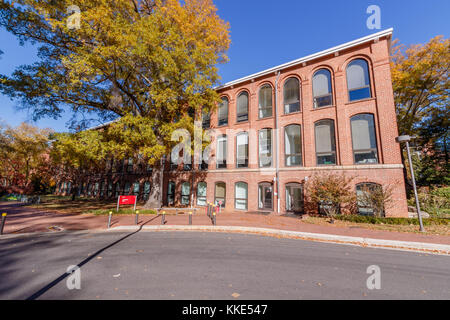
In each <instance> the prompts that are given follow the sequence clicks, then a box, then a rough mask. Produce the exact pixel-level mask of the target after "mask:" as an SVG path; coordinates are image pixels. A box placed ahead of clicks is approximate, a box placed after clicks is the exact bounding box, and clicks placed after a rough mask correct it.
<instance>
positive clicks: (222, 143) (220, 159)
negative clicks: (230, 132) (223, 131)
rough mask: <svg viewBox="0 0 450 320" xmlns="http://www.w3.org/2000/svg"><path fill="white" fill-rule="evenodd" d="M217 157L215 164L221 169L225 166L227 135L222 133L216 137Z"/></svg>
mask: <svg viewBox="0 0 450 320" xmlns="http://www.w3.org/2000/svg"><path fill="white" fill-rule="evenodd" d="M216 154H217V157H216V165H217V169H223V168H225V169H226V167H227V136H226V135H222V136H220V137H218V138H217V152H216Z"/></svg>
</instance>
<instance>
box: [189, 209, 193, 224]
mask: <svg viewBox="0 0 450 320" xmlns="http://www.w3.org/2000/svg"><path fill="white" fill-rule="evenodd" d="M189 225H190V226H191V225H192V211H190V212H189Z"/></svg>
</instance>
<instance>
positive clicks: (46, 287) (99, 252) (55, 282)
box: [26, 216, 159, 300]
mask: <svg viewBox="0 0 450 320" xmlns="http://www.w3.org/2000/svg"><path fill="white" fill-rule="evenodd" d="M158 217H159V216H156V217H154V218H152V219H150V220H148V221H147V222H145V223H143V224H141V225H140V227H139V229H138V230H136V231H134V232H132V233H130V234H127V235H126V236H124V237H122V238H120V239H119V240H116V241H114V242H113V243H111V244H109V245H107V246H106V247H103V248H101V249H100V250H98V251H97V252H95V253H94V254H92V255H91V256H89V257H88V258H86V259H84V260H83V261H81V262H80V263H79V264H77V265H76V266H77V267H78V268H81V267H82V266H84V265H85V264H86V263H88V262H89V261H91V260H92V259H94V258H95V257H97V256H98V255H99V254H101V253H102V252H104V251H105V250H108V249H109V248H111V247H113V246H115V245H116V244H118V243H120V242H122V241H123V240H125V239H127V238H129V237H131V236H133V235H135V234H136V233H138V232H139V231H141V230H142V227H143V226H145V225H146V224H148V223H150V222H152V221H153V220H155V219H157V218H158ZM69 275H70V273H68V272H65V273H63V274H62V275H60V276H59V277H58V278H56V279H55V280H53V281H52V282H50V283H49V284H47V285H46V286H44V287H43V288H41V289H40V290H38V291H36V292H35V293H33V294H32V295H31V296H29V297H28V298H27V299H26V300H35V299H37V298H39V297H40V296H42V295H43V294H44V293H46V292H47V291H48V290H50V289H51V288H53V287H54V286H56V285H57V284H58V283H60V282H61V281H63V280H64V279H65V278H67V277H68V276H69Z"/></svg>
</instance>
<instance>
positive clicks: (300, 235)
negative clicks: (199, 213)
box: [106, 226, 450, 255]
mask: <svg viewBox="0 0 450 320" xmlns="http://www.w3.org/2000/svg"><path fill="white" fill-rule="evenodd" d="M140 228H141V227H139V226H119V227H114V228H111V229H109V230H107V231H106V232H120V231H137V230H139V229H140ZM142 231H149V232H158V231H194V232H195V231H196V232H199V231H200V232H229V233H248V234H257V235H263V236H271V237H281V238H291V239H301V240H309V241H319V242H330V243H337V244H344V245H356V246H361V247H369V248H382V249H390V250H403V251H414V252H421V253H431V254H441V255H450V245H445V244H436V243H424V242H410V241H397V240H384V239H373V238H362V237H349V236H338V235H332V234H322V233H308V232H298V231H287V230H277V229H267V228H252V227H233V226H230V227H220V226H215V227H213V226H143V227H142Z"/></svg>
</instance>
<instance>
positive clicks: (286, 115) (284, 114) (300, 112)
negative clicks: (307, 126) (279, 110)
mask: <svg viewBox="0 0 450 320" xmlns="http://www.w3.org/2000/svg"><path fill="white" fill-rule="evenodd" d="M298 114H302V111H301V110H300V111H296V112H291V113H283V114H282V115H281V116H280V117H289V116H293V115H298Z"/></svg>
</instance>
